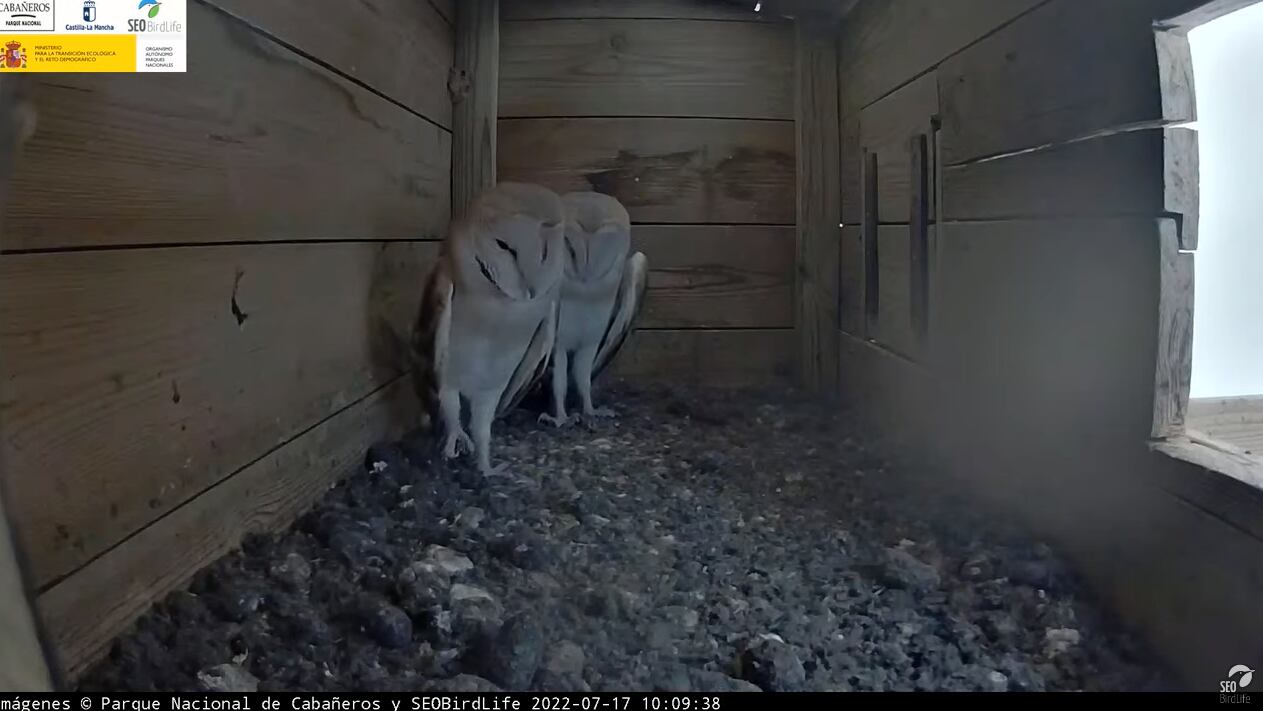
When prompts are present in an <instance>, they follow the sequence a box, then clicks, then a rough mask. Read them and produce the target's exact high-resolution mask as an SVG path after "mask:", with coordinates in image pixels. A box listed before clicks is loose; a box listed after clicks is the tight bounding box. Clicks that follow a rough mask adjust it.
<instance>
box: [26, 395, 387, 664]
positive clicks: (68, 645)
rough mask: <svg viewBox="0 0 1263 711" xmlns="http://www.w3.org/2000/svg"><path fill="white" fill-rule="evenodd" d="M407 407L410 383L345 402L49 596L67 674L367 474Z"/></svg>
mask: <svg viewBox="0 0 1263 711" xmlns="http://www.w3.org/2000/svg"><path fill="white" fill-rule="evenodd" d="M259 402H260V401H256V404H258V403H259ZM409 406H410V399H409V397H408V385H407V380H406V378H400V379H397V380H395V381H393V382H392V383H391V384H389V385H387V386H384V387H382V388H381V389H379V390H377V391H375V392H374V393H373V394H371V395H368V396H367V397H365V398H363V399H361V400H358V401H356V402H354V403H350V404H344V405H343V407H342V408H341V409H340V410H339V411H338V412H337V413H336V414H334V415H332V416H331V417H329V418H327V419H325V420H323V421H321V422H320V423H319V424H317V425H315V426H314V427H313V428H311V429H310V430H307V431H305V432H303V433H302V434H300V435H299V436H297V437H296V438H295V439H293V440H292V441H289V442H286V443H285V444H284V445H283V446H281V447H279V448H278V449H275V450H273V451H271V452H269V453H267V456H264V457H263V458H262V459H259V460H258V461H256V462H253V463H251V464H250V465H249V466H247V467H245V468H244V469H242V470H241V471H239V472H237V473H236V474H234V475H233V476H231V477H229V478H228V479H226V480H224V481H222V482H220V483H218V484H216V485H215V486H212V487H211V488H210V489H208V490H206V491H205V492H203V493H201V494H200V495H198V496H197V497H196V498H193V499H192V500H190V501H188V502H185V503H184V504H183V505H182V506H180V507H179V508H176V509H175V510H173V511H172V512H171V513H170V515H168V516H164V517H163V518H161V519H159V520H158V521H157V522H155V523H154V524H153V525H151V526H148V527H147V528H144V529H143V530H141V531H140V532H138V533H137V534H136V535H135V536H133V537H132V538H130V539H128V540H127V541H126V542H124V543H122V544H121V545H118V546H116V547H114V548H112V549H110V550H109V551H108V552H106V553H105V554H104V555H102V556H101V557H99V558H97V559H96V560H93V561H92V562H91V563H90V564H88V565H87V566H86V567H84V568H83V569H82V570H79V571H78V572H76V573H75V574H74V575H72V576H70V577H68V578H66V579H65V580H62V581H61V582H59V583H57V584H56V585H55V586H53V587H52V588H50V589H49V590H48V591H47V592H45V593H44V594H43V595H42V596H41V597H40V600H39V603H40V608H41V609H42V610H43V613H44V615H45V616H46V617H47V618H48V619H49V620H50V623H51V626H52V634H53V636H54V638H55V640H56V644H57V646H58V649H59V650H60V652H61V655H62V657H63V659H64V660H65V664H66V666H67V669H68V672H69V673H70V674H71V675H72V676H78V675H80V674H82V673H83V672H84V671H85V670H86V669H87V668H88V667H89V666H90V665H91V664H92V663H94V662H95V661H96V660H98V659H100V658H101V657H102V656H103V655H104V654H105V653H106V652H107V651H108V649H109V645H110V643H111V641H112V640H113V639H114V638H115V637H116V636H118V635H119V634H121V633H123V632H124V631H125V630H126V629H127V627H128V626H129V625H131V623H132V622H133V621H134V620H135V619H136V618H137V617H139V616H140V615H141V614H143V612H144V611H145V610H146V609H147V608H148V607H149V605H151V604H152V603H153V602H155V601H157V600H159V599H161V598H162V597H163V596H164V595H165V594H167V593H168V592H170V591H171V590H175V589H178V588H180V587H181V586H183V585H185V584H186V583H187V581H188V580H190V579H191V578H192V576H193V575H194V574H195V573H197V572H198V571H199V570H201V569H202V568H203V567H205V566H206V565H209V564H210V563H211V562H213V561H215V560H216V559H218V558H220V557H221V556H223V555H225V554H227V553H229V552H230V551H232V550H233V549H234V548H236V547H237V546H238V545H239V544H240V542H241V540H242V539H243V538H244V537H245V536H246V535H247V534H250V533H255V532H267V531H276V530H280V529H283V528H284V527H286V526H288V525H289V524H290V523H291V522H292V521H294V520H295V519H296V518H297V517H298V516H300V515H301V514H303V513H304V512H306V511H307V510H308V509H310V507H311V506H312V505H313V504H315V503H316V501H318V500H319V498H320V497H321V496H323V495H324V494H325V492H326V491H327V490H328V489H329V488H330V487H331V486H332V485H334V484H335V483H336V482H337V481H338V480H339V479H340V478H342V477H343V476H345V475H348V474H351V473H352V472H356V471H357V470H358V469H359V467H361V466H362V462H363V459H364V451H365V449H366V448H367V447H368V446H369V445H371V444H372V443H373V442H375V441H379V440H381V439H383V438H386V437H393V436H397V435H398V434H399V432H398V430H399V427H400V423H401V422H403V423H406V422H407V421H408V417H407V416H406V415H401V414H400V413H407V412H408V408H409Z"/></svg>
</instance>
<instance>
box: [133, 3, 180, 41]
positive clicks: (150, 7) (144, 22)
mask: <svg viewBox="0 0 1263 711" xmlns="http://www.w3.org/2000/svg"><path fill="white" fill-rule="evenodd" d="M163 4H164V3H162V2H160V0H140V4H139V5H137V6H136V10H137V12H138V14H140V15H141V17H140V18H133V19H130V20H128V21H127V30H128V31H129V32H152V33H159V34H178V33H181V32H183V31H184V24H183V23H181V22H180V21H179V20H178V19H176V20H171V19H160V18H161V17H162V15H161V13H162V6H163ZM177 7H178V5H177ZM176 13H177V15H176V16H177V18H178V17H180V13H179V11H178V10H177V11H176ZM166 17H168V18H169V17H170V14H168V15H167V16H166Z"/></svg>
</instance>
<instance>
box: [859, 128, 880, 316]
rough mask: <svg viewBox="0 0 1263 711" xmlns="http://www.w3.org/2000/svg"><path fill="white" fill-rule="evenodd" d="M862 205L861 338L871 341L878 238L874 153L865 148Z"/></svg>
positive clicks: (877, 310) (876, 306) (876, 309)
mask: <svg viewBox="0 0 1263 711" xmlns="http://www.w3.org/2000/svg"><path fill="white" fill-rule="evenodd" d="M862 171H863V172H862V176H861V177H862V179H863V184H864V205H863V218H862V219H863V220H864V223H863V225H862V228H863V235H864V337H865V338H867V339H869V340H872V339H873V337H874V336H876V335H877V327H878V323H877V315H878V313H880V308H881V305H880V304H879V303H878V299H880V298H881V285H880V284H879V283H878V279H879V278H880V272H879V271H878V267H879V266H880V261H879V255H878V244H877V240H878V238H879V237H880V236H881V226H880V224H879V223H878V219H879V215H880V214H881V213H880V212H879V211H878V210H877V198H878V195H877V154H876V153H871V152H869V150H868V149H867V148H865V149H864V167H863V169H862Z"/></svg>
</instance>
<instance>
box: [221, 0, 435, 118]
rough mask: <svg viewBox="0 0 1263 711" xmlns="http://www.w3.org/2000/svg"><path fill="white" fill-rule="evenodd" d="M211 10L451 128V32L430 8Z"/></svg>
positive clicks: (398, 1)
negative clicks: (221, 11) (247, 25)
mask: <svg viewBox="0 0 1263 711" xmlns="http://www.w3.org/2000/svg"><path fill="white" fill-rule="evenodd" d="M208 4H210V5H213V6H216V7H219V8H222V9H223V10H225V11H227V12H229V13H231V14H233V15H235V16H237V17H239V18H241V19H242V20H244V21H246V22H247V23H249V24H250V25H252V26H254V27H258V28H259V29H261V30H263V31H265V32H267V33H268V34H270V35H272V36H273V37H276V38H278V39H280V40H281V41H283V42H285V43H287V44H289V45H292V46H294V47H297V48H298V49H299V50H301V51H302V52H304V53H306V54H308V55H310V56H312V57H315V58H317V59H319V60H321V61H322V62H324V63H326V64H329V65H330V66H333V67H336V68H337V69H338V70H339V71H341V72H343V73H345V74H346V75H348V76H351V77H354V78H355V79H358V80H359V81H361V82H363V83H364V84H366V85H368V86H371V87H373V88H374V89H376V90H377V91H379V92H381V93H382V94H385V95H386V96H389V97H390V98H392V99H394V100H395V101H398V102H399V103H401V104H403V105H404V106H407V107H408V108H410V109H412V110H413V111H416V112H417V113H419V114H421V115H422V116H425V117H427V118H429V119H430V120H431V121H434V122H435V123H437V124H439V125H441V126H444V127H447V128H451V125H452V101H451V98H450V97H448V94H447V74H448V69H449V68H450V67H451V65H452V28H451V26H450V25H448V23H447V20H446V19H444V18H443V16H442V15H440V14H439V13H438V11H437V10H436V9H435V7H434V6H433V5H431V4H430V3H428V2H424V1H419V0H362V2H360V3H354V4H352V3H330V4H329V5H328V6H327V7H321V8H320V11H319V12H312V7H311V3H310V2H303V1H302V0H269V2H255V1H254V0H211V1H210V2H209V3H208ZM383 48H389V51H383Z"/></svg>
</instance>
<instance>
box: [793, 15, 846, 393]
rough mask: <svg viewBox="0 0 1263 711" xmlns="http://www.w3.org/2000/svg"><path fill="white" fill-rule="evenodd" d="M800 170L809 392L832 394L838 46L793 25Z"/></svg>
mask: <svg viewBox="0 0 1263 711" xmlns="http://www.w3.org/2000/svg"><path fill="white" fill-rule="evenodd" d="M795 35H796V38H795V40H796V41H795V46H796V51H795V66H796V72H795V75H796V77H797V83H798V87H797V91H796V92H795V97H796V98H795V103H796V106H795V112H794V118H795V123H794V126H795V134H796V137H797V163H798V220H797V222H798V230H797V247H796V249H797V256H796V264H797V269H796V275H797V279H796V292H795V302H796V308H797V317H796V324H797V329H798V353H799V357H798V362H799V375H800V378H801V380H802V382H803V384H804V385H806V386H808V387H812V388H816V389H819V390H822V391H828V392H833V391H834V390H835V389H836V387H837V376H838V338H839V335H838V330H839V328H840V325H841V324H840V323H839V321H838V298H839V294H838V269H839V267H838V259H839V250H840V249H841V239H842V230H841V227H840V223H841V221H842V187H841V182H842V176H841V170H842V163H841V160H842V157H841V147H840V146H841V123H840V121H839V118H838V60H837V49H836V46H835V39H834V38H833V37H832V36H831V35H830V36H817V35H815V34H813V30H812V28H811V27H809V26H808V25H807V24H806V23H805V22H803V21H799V22H797V23H796V24H795Z"/></svg>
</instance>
